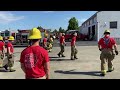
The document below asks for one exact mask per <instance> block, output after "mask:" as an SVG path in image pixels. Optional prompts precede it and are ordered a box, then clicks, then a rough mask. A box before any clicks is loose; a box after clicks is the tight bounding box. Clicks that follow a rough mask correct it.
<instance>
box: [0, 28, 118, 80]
mask: <svg viewBox="0 0 120 90" xmlns="http://www.w3.org/2000/svg"><path fill="white" fill-rule="evenodd" d="M64 35H65V34H64V33H60V34H59V42H60V49H61V50H60V52H59V53H58V54H57V55H58V57H65V55H64V52H65V46H66V42H65V37H64ZM76 36H77V33H73V34H72V37H71V39H72V40H71V60H76V59H78V57H77V53H78V50H77V48H76ZM41 38H42V36H41V32H40V31H39V30H38V29H37V28H33V29H32V30H31V31H30V35H29V37H28V40H29V46H28V47H26V48H25V49H24V50H23V51H22V52H21V56H20V65H21V69H22V70H23V72H24V73H25V78H26V79H50V60H49V55H48V52H51V51H52V47H53V41H54V38H53V36H52V35H50V37H49V38H48V34H46V33H45V34H44V39H43V44H42V46H40V39H41ZM13 41H14V37H12V36H10V37H9V39H8V43H7V45H6V48H5V44H4V42H3V37H1V36H0V67H3V68H5V69H6V70H8V71H10V72H14V71H15V70H14V69H12V67H13V65H14V57H13V53H14V48H13V45H12V42H13ZM98 48H99V50H100V51H101V54H100V60H101V75H102V76H105V75H106V67H105V64H106V62H108V72H112V71H113V70H114V67H113V63H112V61H113V59H114V57H115V54H116V55H118V49H117V45H116V42H115V40H114V38H111V37H110V31H109V30H105V32H104V37H103V38H101V39H100V40H99V42H98ZM113 50H115V53H114V51H113ZM5 54H6V56H7V59H8V62H7V63H6V64H5V65H3V59H4V57H5Z"/></svg>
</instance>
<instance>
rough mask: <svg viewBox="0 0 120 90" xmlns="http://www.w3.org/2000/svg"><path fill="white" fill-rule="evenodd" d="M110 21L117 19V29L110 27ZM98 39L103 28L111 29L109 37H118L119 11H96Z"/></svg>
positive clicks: (119, 32) (119, 30)
mask: <svg viewBox="0 0 120 90" xmlns="http://www.w3.org/2000/svg"><path fill="white" fill-rule="evenodd" d="M110 21H117V29H110ZM97 22H98V30H99V31H98V33H99V34H98V40H99V39H100V38H101V37H103V33H104V31H105V29H109V30H110V31H111V37H114V38H120V11H101V12H98V13H97Z"/></svg>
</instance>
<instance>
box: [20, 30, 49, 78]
mask: <svg viewBox="0 0 120 90" xmlns="http://www.w3.org/2000/svg"><path fill="white" fill-rule="evenodd" d="M30 33H32V34H31V35H30V36H29V38H28V39H29V40H31V42H32V45H31V46H29V47H27V48H26V49H24V50H23V51H22V52H21V56H20V63H21V69H22V70H23V72H24V73H25V78H26V79H49V78H50V67H49V56H48V52H47V51H46V50H45V49H44V48H42V47H41V46H39V42H40V39H41V38H42V36H41V33H40V31H39V30H38V29H37V28H33V29H32V30H31V32H30Z"/></svg>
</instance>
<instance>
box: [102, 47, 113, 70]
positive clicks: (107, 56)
mask: <svg viewBox="0 0 120 90" xmlns="http://www.w3.org/2000/svg"><path fill="white" fill-rule="evenodd" d="M114 58H115V54H114V52H113V50H112V49H103V50H102V51H101V54H100V60H101V71H102V72H106V62H107V63H108V70H110V69H112V68H113V63H112V62H113V59H114Z"/></svg>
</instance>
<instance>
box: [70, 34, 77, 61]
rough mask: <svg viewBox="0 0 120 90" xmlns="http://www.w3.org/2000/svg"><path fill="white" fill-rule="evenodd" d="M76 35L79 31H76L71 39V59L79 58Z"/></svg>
mask: <svg viewBox="0 0 120 90" xmlns="http://www.w3.org/2000/svg"><path fill="white" fill-rule="evenodd" d="M76 36H77V33H76V32H75V33H74V34H73V37H72V40H71V60H75V59H78V58H77V53H78V51H77V49H76Z"/></svg>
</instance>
